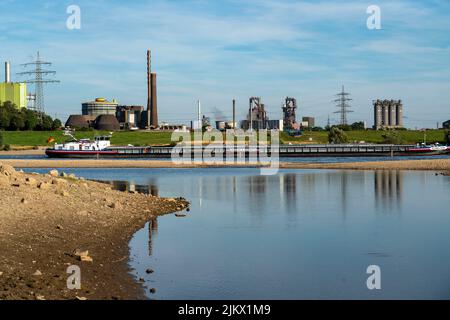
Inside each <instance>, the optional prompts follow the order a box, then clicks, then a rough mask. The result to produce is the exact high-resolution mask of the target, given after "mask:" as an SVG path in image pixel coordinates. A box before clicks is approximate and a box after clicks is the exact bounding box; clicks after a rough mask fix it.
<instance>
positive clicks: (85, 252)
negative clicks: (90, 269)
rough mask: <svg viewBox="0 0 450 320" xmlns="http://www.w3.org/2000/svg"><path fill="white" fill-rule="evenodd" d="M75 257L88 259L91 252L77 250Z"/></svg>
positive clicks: (74, 253) (74, 252)
mask: <svg viewBox="0 0 450 320" xmlns="http://www.w3.org/2000/svg"><path fill="white" fill-rule="evenodd" d="M73 255H74V256H76V257H83V256H84V257H87V256H89V250H81V249H75V250H74V251H73Z"/></svg>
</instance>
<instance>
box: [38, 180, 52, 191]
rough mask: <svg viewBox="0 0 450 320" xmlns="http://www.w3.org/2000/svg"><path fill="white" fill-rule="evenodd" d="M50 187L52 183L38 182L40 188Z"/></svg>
mask: <svg viewBox="0 0 450 320" xmlns="http://www.w3.org/2000/svg"><path fill="white" fill-rule="evenodd" d="M49 187H50V184H49V183H47V182H39V183H38V188H39V189H41V190H45V189H48V188H49Z"/></svg>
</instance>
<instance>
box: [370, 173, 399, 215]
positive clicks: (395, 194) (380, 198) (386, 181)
mask: <svg viewBox="0 0 450 320" xmlns="http://www.w3.org/2000/svg"><path fill="white" fill-rule="evenodd" d="M374 175H375V178H374V185H375V200H376V202H375V204H376V205H377V207H381V208H382V209H385V212H387V211H389V212H392V210H393V209H396V208H399V207H400V206H401V203H402V195H403V176H404V172H403V171H377V172H375V173H374Z"/></svg>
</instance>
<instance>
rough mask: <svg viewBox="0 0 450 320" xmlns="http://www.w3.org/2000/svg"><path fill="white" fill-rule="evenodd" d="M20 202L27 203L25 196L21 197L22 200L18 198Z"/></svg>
mask: <svg viewBox="0 0 450 320" xmlns="http://www.w3.org/2000/svg"><path fill="white" fill-rule="evenodd" d="M20 202H21V203H23V204H27V203H28V201H27V199H25V198H22V200H20Z"/></svg>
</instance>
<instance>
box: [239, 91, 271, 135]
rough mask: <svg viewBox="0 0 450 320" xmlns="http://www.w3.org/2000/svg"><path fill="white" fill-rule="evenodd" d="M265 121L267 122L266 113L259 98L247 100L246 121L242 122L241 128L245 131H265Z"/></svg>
mask: <svg viewBox="0 0 450 320" xmlns="http://www.w3.org/2000/svg"><path fill="white" fill-rule="evenodd" d="M266 120H268V118H267V112H266V110H265V105H264V104H263V103H262V102H261V98H260V97H251V98H250V99H249V109H248V114H247V120H244V121H243V122H242V125H243V128H244V129H246V130H253V129H255V130H260V129H265V122H266ZM250 124H251V125H250Z"/></svg>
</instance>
